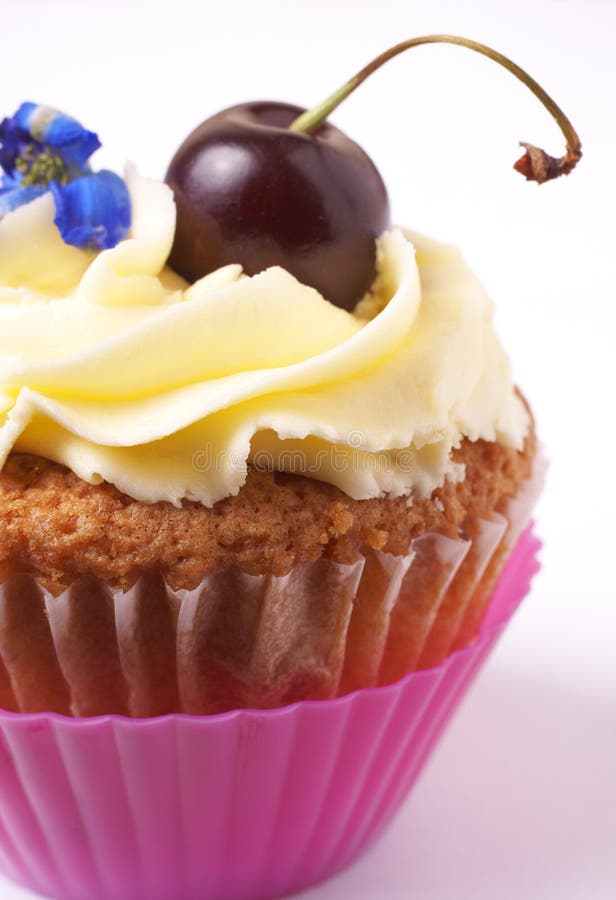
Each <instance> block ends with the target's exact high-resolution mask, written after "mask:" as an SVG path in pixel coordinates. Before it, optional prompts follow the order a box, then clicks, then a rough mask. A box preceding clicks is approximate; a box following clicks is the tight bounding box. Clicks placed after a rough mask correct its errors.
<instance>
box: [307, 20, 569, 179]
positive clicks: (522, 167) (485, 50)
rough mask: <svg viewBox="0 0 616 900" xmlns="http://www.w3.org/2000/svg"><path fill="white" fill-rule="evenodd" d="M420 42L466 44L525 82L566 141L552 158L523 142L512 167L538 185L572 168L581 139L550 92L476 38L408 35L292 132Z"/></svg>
mask: <svg viewBox="0 0 616 900" xmlns="http://www.w3.org/2000/svg"><path fill="white" fill-rule="evenodd" d="M421 44H456V45H458V46H460V47H467V48H468V49H469V50H474V51H475V52H476V53H480V54H481V55H482V56H487V57H488V58H489V59H492V60H494V62H497V63H498V64H499V65H500V66H503V67H504V68H505V69H507V71H509V72H511V74H512V75H515V77H516V78H517V79H518V80H519V81H521V82H522V84H525V85H526V87H527V88H528V89H529V90H530V91H532V93H533V94H534V95H535V97H537V99H538V100H540V101H541V103H542V104H543V106H544V107H545V108H546V109H547V111H548V112H549V113H550V115H551V116H552V118H553V119H554V120H555V122H556V124H557V125H558V126H559V128H560V130H561V131H562V133H563V136H564V138H565V141H566V145H567V148H566V152H565V154H564V156H562V157H560V158H554V157H553V156H549V155H548V154H547V153H545V151H544V150H541V149H540V148H539V147H534V146H533V145H532V144H526V143H522V144H521V146H522V147H524V149H525V153H524V155H523V156H522V157H521V158H520V159H519V160H518V161H517V162H516V163H515V165H514V169H516V170H517V171H518V172H520V173H521V174H522V175H524V176H525V177H526V178H527V179H528V180H529V181H537V182H539V183H540V184H541V183H542V182H544V181H549V180H550V179H552V178H558V176H559V175H568V174H569V172H571V171H572V170H573V169H574V168H575V166H576V164H577V163H578V162H579V160H580V159H581V157H582V145H581V143H580V139H579V137H578V135H577V133H576V131H575V128H574V127H573V125H572V124H571V122H570V121H569V119H568V118H567V116H566V115H565V114H564V112H563V111H562V109H561V108H560V107H559V106H558V105H557V104H556V103H555V102H554V100H552V98H551V97H550V96H549V94H547V93H546V92H545V91H544V90H543V88H542V87H541V85H540V84H538V83H537V82H536V81H535V79H534V78H531V76H530V75H529V74H528V73H527V72H525V71H524V69H521V68H520V66H518V65H516V63H514V62H513V61H512V60H510V59H508V58H507V57H506V56H503V54H502V53H499V52H498V51H497V50H492V48H491V47H487V46H486V45H485V44H480V43H478V42H477V41H471V40H469V39H468V38H462V37H457V36H456V35H452V34H427V35H424V36H423V37H416V38H411V40H408V41H403V42H402V43H401V44H396V46H395V47H390V49H389V50H386V51H385V52H384V53H381V55H380V56H377V57H376V59H373V60H372V62H371V63H368V65H367V66H364V68H363V69H361V71H360V72H358V73H357V75H355V76H354V77H353V78H351V79H350V81H347V82H346V84H343V85H342V87H340V88H338V90H337V91H334V93H333V94H331V95H330V96H329V97H328V98H327V99H326V100H324V101H323V103H320V104H319V105H318V106H315V107H313V108H312V109H309V110H307V111H306V112H304V113H302V114H301V115H300V116H298V118H297V119H295V121H294V122H292V124H291V125H290V129H291V131H298V132H301V133H303V134H307V135H309V134H311V133H312V132H313V131H315V129H317V128H318V127H319V125H321V124H322V123H323V122H324V121H325V120H326V119H327V117H328V116H329V115H330V114H331V113H332V112H333V111H334V110H335V109H336V108H337V107H338V106H339V105H340V104H341V103H342V101H343V100H345V99H346V98H347V97H348V96H349V94H352V93H353V91H354V90H355V89H356V88H358V87H359V85H360V84H362V82H364V81H365V80H366V78H368V77H369V76H370V75H372V73H373V72H376V70H377V69H380V68H381V66H382V65H383V64H384V63H386V62H388V60H390V59H393V57H394V56H398V54H399V53H404V51H405V50H410V49H411V48H412V47H418V46H420V45H421Z"/></svg>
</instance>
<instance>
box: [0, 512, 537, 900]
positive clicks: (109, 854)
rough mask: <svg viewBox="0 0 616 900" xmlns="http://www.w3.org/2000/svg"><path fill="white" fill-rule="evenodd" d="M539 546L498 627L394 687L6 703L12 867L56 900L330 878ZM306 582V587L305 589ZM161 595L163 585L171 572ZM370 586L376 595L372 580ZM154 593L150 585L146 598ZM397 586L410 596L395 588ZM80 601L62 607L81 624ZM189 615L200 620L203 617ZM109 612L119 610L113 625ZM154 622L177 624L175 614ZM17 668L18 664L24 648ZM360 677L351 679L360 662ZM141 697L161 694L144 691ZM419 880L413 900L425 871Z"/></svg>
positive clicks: (2, 779) (208, 894)
mask: <svg viewBox="0 0 616 900" xmlns="http://www.w3.org/2000/svg"><path fill="white" fill-rule="evenodd" d="M491 539H492V540H494V536H493V535H492V538H491ZM424 543H425V544H426V545H427V547H428V549H427V550H424V549H420V550H418V553H424V552H425V553H426V554H430V555H431V554H433V553H434V552H436V548H435V545H434V543H433V541H432V540H430V541H426V542H424ZM537 546H538V542H537V541H536V540H535V539H534V538H533V537H532V535H531V532H530V530H527V531H526V532H525V533H524V535H523V536H522V538H521V539H520V540H519V541H518V543H517V545H516V547H515V549H514V550H513V552H512V553H511V554H510V555H509V558H508V560H507V563H506V565H505V568H504V570H503V572H502V573H501V575H500V577H499V580H498V585H497V588H496V590H495V592H494V594H493V596H492V599H491V603H490V608H489V614H488V619H487V621H488V622H489V624H484V625H483V626H482V627H481V629H480V633H479V635H478V636H477V638H476V639H475V641H474V642H473V643H472V644H471V645H470V646H468V647H466V648H464V649H462V650H459V651H457V652H454V653H450V654H449V655H448V656H447V658H446V660H445V661H444V662H442V663H441V664H440V665H438V666H436V667H432V668H429V669H424V670H422V671H418V672H414V673H412V674H409V675H407V676H405V677H404V678H403V679H401V680H399V681H397V682H395V683H393V684H391V685H387V686H383V687H377V688H367V689H363V690H357V691H353V692H351V693H349V694H346V695H345V696H342V697H338V698H336V699H334V700H326V701H316V702H310V701H308V702H299V703H295V704H292V705H289V706H285V707H283V708H280V709H271V710H239V711H235V712H228V713H223V714H221V715H213V716H186V715H170V716H163V717H161V718H156V719H134V718H125V717H121V716H102V717H97V718H89V719H78V718H71V717H67V716H61V715H57V714H54V713H34V714H23V713H10V712H0V868H1V869H2V871H3V872H4V873H5V874H6V875H8V876H9V877H12V878H13V879H14V880H16V881H18V882H19V883H21V884H23V885H25V886H27V887H28V888H30V889H32V890H34V891H38V892H40V893H42V894H44V895H46V896H52V897H56V898H58V900H86V898H87V900H266V898H274V897H279V896H283V895H286V894H290V893H292V892H294V891H298V890H301V889H302V888H305V887H307V886H309V885H311V884H314V883H316V882H318V881H320V880H321V879H323V878H326V877H328V876H330V875H332V874H334V873H335V872H337V871H339V870H340V869H342V868H344V867H345V866H346V865H348V864H349V863H350V862H351V861H353V860H354V859H355V858H357V856H358V855H359V854H360V853H361V852H362V851H363V850H364V849H365V848H366V847H367V846H368V845H369V844H370V843H371V842H372V841H374V839H375V838H376V837H377V836H378V835H379V834H380V833H381V831H382V830H383V828H384V827H385V826H386V825H387V823H388V822H389V820H390V819H391V817H392V815H393V814H394V813H395V811H396V810H397V809H398V807H399V805H400V803H401V802H402V800H403V798H404V797H405V796H406V794H407V792H408V790H409V789H410V787H411V786H412V784H413V783H414V781H415V780H416V778H417V776H418V773H419V772H420V771H421V768H422V766H423V764H424V762H425V760H426V759H427V757H428V756H429V754H430V751H431V749H432V747H433V745H434V742H435V741H436V739H437V738H438V736H439V734H440V733H441V732H442V729H443V728H444V726H445V724H446V723H447V721H448V720H449V718H450V716H451V715H452V713H453V711H454V710H455V708H456V707H457V705H458V703H459V702H460V699H461V698H462V697H463V695H464V693H465V691H466V689H467V688H468V686H469V684H470V682H471V680H472V678H473V676H474V674H475V673H476V672H477V670H478V668H479V667H480V665H481V663H482V662H483V660H484V659H485V658H486V656H487V654H488V653H489V651H490V649H491V647H492V646H493V644H494V642H495V641H496V639H497V638H498V636H499V634H500V633H501V631H502V629H503V628H504V626H505V624H506V622H507V621H508V619H509V618H510V616H511V615H512V614H513V612H514V611H515V609H516V607H517V605H518V604H519V602H520V600H521V598H522V596H523V595H524V594H525V593H526V591H527V590H528V585H529V581H530V578H531V576H532V574H533V573H534V572H535V571H536V570H537V568H538V566H537V563H536V560H535V553H536V550H537ZM445 548H446V551H447V553H448V552H449V551H450V550H452V548H451V547H450V546H449V545H445ZM456 552H459V551H456ZM427 558H431V556H430V557H427ZM464 558H465V559H466V558H468V552H467V555H466V556H465V557H464ZM448 559H449V560H450V559H451V557H448ZM387 562H388V561H387V560H381V563H382V564H383V566H384V565H385V563H387ZM389 562H390V561H389ZM461 566H462V564H460V566H459V567H458V569H457V573H458V574H459V573H460V572H462V568H461ZM410 570H412V565H411V566H410V567H409V568H407V570H406V571H407V572H408V571H410ZM367 571H369V572H370V573H371V575H370V578H371V584H373V585H376V586H378V585H379V584H381V583H383V584H384V582H386V584H387V587H386V589H385V587H384V589H383V590H382V591H381V593H382V594H383V596H384V597H385V595H386V594H387V591H388V590H390V586H391V585H392V582H393V581H394V578H393V576H389V575H385V576H384V575H383V574H382V572H381V570H380V569H379V566H378V565H377V563H376V562H374V565H373V567H372V568H367ZM458 574H456V576H454V578H457V577H458ZM395 577H396V578H397V579H399V580H400V584H401V585H402V583H403V582H404V580H405V578H406V573H405V572H404V571H400V570H399V569H398V568H397V573H396V576H395ZM417 577H420V576H417ZM446 580H447V577H446V576H443V579H442V584H444V582H445V581H446ZM450 583H451V582H450ZM345 585H348V579H345ZM441 586H442V585H441ZM305 587H306V585H305V583H304V581H303V580H302V592H303V590H304V588H305ZM159 588H160V590H161V591H163V592H164V591H165V588H164V585H162V587H161V585H160V582H159ZM315 590H316V587H315ZM341 590H342V594H344V593H345V590H346V587H345V588H344V589H341ZM364 590H365V591H367V592H368V596H372V593H370V592H369V591H368V582H366V585H365V587H364ZM377 592H378V591H377ZM154 594H155V591H152V590H150V589H148V590H147V591H145V592H144V594H143V595H144V596H146V597H147V598H150V597H151V596H153V595H154ZM391 594H392V596H393V595H394V594H395V595H396V596H397V592H396V589H395V588H394V587H391ZM139 596H141V595H135V599H134V604H133V605H134V606H135V608H137V609H138V608H139V603H140V602H141V601H140V600H139ZM392 596H390V597H389V599H387V598H386V599H385V600H384V602H383V604H381V612H378V611H376V610H375V609H368V610H366V613H365V620H364V624H368V621H374V622H375V623H376V624H377V625H378V623H379V621H380V619H381V618H382V609H383V608H386V607H387V605H388V604H390V603H391V601H392ZM258 597H260V594H258V596H257V599H258ZM108 599H109V606H108V607H107V609H108V611H111V613H113V609H114V607H113V602H112V601H113V598H112V597H111V595H110V597H109V598H108ZM144 602H146V603H147V602H149V600H146V601H144ZM256 602H257V600H255V603H256ZM71 605H72V604H71V603H67V604H63V606H62V607H61V608H62V610H64V611H65V612H64V613H63V614H65V615H66V616H67V617H68V620H69V621H65V622H64V625H65V626H66V627H67V629H68V628H70V627H71V626H70V622H71V621H72V620H71V615H73V614H72V613H70V610H71ZM339 607H340V608H344V607H345V603H344V602H341V603H340V604H339ZM156 609H157V610H159V609H160V604H156ZM181 611H182V607H180V614H181ZM74 615H75V616H76V615H77V614H76V613H75V614H74ZM187 615H189V618H190V619H191V621H192V619H193V617H194V613H193V612H190V614H188V613H187ZM113 621H114V618H113V615H111V614H109V615H108V619H107V623H108V624H109V623H110V622H111V623H113ZM75 622H76V620H75ZM57 628H58V623H57V621H56V622H55V624H54V629H57ZM123 628H125V629H126V632H127V633H129V632H130V629H129V628H128V627H127V626H123ZM152 628H153V629H155V630H156V631H158V630H160V631H162V632H163V633H165V634H168V633H173V632H172V630H171V632H169V629H168V628H167V623H166V621H165V620H164V617H163V618H162V620H159V619H157V620H156V621H155V622H153V624H152ZM376 630H377V631H378V630H379V629H378V628H377V629H376ZM382 630H383V629H381V631H382ZM54 633H56V631H54ZM114 634H115V631H114V629H113V628H109V635H108V642H107V643H106V644H105V646H104V647H103V646H101V647H98V646H97V647H96V648H95V656H94V658H93V663H94V665H95V667H99V666H100V665H101V660H102V659H103V651H104V649H107V650H109V649H110V648H112V647H113V646H114V644H113V640H112V638H113V635H114ZM295 634H296V635H297V632H296V633H295ZM356 637H357V649H358V651H359V650H360V649H361V650H362V653H363V652H364V649H363V648H365V650H366V653H367V654H368V655H370V653H372V656H373V658H374V659H375V662H374V665H373V669H372V672H373V675H374V677H375V678H376V674H374V673H376V672H377V669H378V664H377V658H378V657H379V656H380V652H381V651H380V647H381V645H382V643H383V641H382V639H379V640H376V639H375V641H374V645H372V644H369V642H368V637H367V631H366V630H364V629H359V630H358V634H357V635H356ZM56 640H57V637H56ZM41 646H46V645H45V643H44V642H43V644H42V645H41ZM48 646H51V645H48ZM131 646H132V644H131ZM139 647H141V645H139ZM337 648H338V644H337V643H336V641H335V640H332V641H331V642H330V643H329V644H328V651H329V652H330V654H331V655H330V656H328V657H327V658H328V659H331V660H332V665H337V664H338V663H337V662H336V659H337V654H338V652H339V651H338V649H337ZM133 649H134V647H133ZM233 650H234V652H235V653H236V654H237V655H236V658H237V659H239V652H238V651H237V650H236V648H235V647H234V648H233ZM315 652H318V653H319V655H322V654H323V650H322V648H321V647H319V648H318V649H317V648H316V647H315V645H314V644H311V645H310V646H309V648H308V649H307V650H306V654H307V656H306V658H310V659H312V657H313V655H314V653H315ZM29 655H30V654H29ZM125 655H126V651H125V650H121V649H120V650H118V649H117V645H116V652H115V657H114V663H113V665H110V666H109V669H108V672H109V674H110V676H113V677H115V678H116V679H117V673H118V671H119V669H120V668H121V664H120V660H122V666H126V665H127V663H126V659H125ZM52 659H55V657H53V654H52ZM131 659H132V661H133V663H132V664H133V665H134V666H135V669H134V670H131V671H137V672H138V673H140V674H139V676H138V677H136V680H137V681H139V682H142V680H143V671H144V670H147V671H148V672H151V671H152V669H151V666H152V662H151V660H150V658H149V657H148V655H147V653H145V652H141V651H139V652H137V650H136V649H135V652H134V656H132V657H131ZM74 662H76V659H75V660H74ZM196 663H197V660H195V664H196ZM11 664H12V666H13V667H14V666H16V665H17V654H16V655H15V656H13V657H12V663H11ZM46 665H49V661H47V664H46ZM208 665H209V663H208ZM148 667H150V668H148ZM77 668H79V667H78V666H77ZM206 668H207V666H206ZM28 671H30V670H29V669H28ZM346 671H347V676H348V677H349V678H350V677H351V668H350V667H349V668H347V670H346ZM114 673H115V675H114ZM100 674H101V672H100V671H99V675H100ZM160 675H161V673H160V672H158V674H157V676H156V677H160ZM262 677H263V678H264V680H267V679H269V678H270V675H269V674H266V675H264V676H262ZM85 687H86V682H85V680H84V681H83V682H81V689H84V688H85ZM111 688H112V685H111V683H110V688H109V690H110V694H111ZM22 689H23V690H24V692H25V690H26V681H25V680H24V682H23V688H22ZM113 689H114V690H117V684H116V687H115V688H113ZM133 691H134V689H133ZM180 692H181V691H180ZM49 696H56V697H58V698H62V697H63V698H64V702H67V700H66V698H67V696H68V695H67V694H66V693H65V694H62V692H61V690H60V688H59V687H58V685H57V682H52V683H50V687H49ZM79 696H82V695H81V694H79ZM100 696H101V697H103V694H102V693H101V694H100ZM122 696H124V697H125V698H126V697H127V696H129V695H128V692H126V691H125V692H124V693H123V694H122ZM132 697H133V701H132V702H136V700H135V699H134V698H136V697H141V698H142V700H141V701H140V702H144V703H145V702H147V703H149V702H150V701H149V696H146V695H144V694H136V693H133V694H132ZM144 697H146V699H145V700H144V699H143V698H144ZM114 700H115V696H114ZM125 702H126V701H125ZM165 702H167V703H169V702H172V701H171V700H170V699H169V697H167V698H166V701H165ZM502 715H503V716H506V715H507V711H506V710H505V709H503V711H502ZM492 724H493V723H490V722H487V723H486V728H489V727H490V726H491V725H492ZM418 824H419V826H420V823H418ZM408 877H409V896H413V873H412V871H409V876H408Z"/></svg>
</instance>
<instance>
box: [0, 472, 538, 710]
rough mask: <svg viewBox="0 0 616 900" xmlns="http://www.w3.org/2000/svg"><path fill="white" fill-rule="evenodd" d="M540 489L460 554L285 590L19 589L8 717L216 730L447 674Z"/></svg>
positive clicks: (213, 586)
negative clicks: (249, 712) (229, 720)
mask: <svg viewBox="0 0 616 900" xmlns="http://www.w3.org/2000/svg"><path fill="white" fill-rule="evenodd" d="M540 466H541V464H540ZM540 466H539V468H540ZM540 482H541V473H540V472H538V471H535V473H534V474H533V477H532V478H531V479H529V481H528V482H527V483H525V484H524V485H523V487H522V488H521V490H520V491H519V492H518V495H517V496H516V499H515V500H513V501H509V502H508V503H507V504H505V505H504V506H503V508H502V509H501V510H499V512H498V513H495V514H494V515H493V516H492V517H491V518H490V519H485V520H484V519H477V518H471V517H469V518H467V520H466V521H465V522H464V524H463V528H462V535H461V537H460V538H459V539H456V540H452V539H451V538H447V537H444V536H443V535H439V534H434V533H429V534H425V535H422V536H421V537H419V538H417V539H415V540H414V541H412V543H411V546H410V548H409V552H408V553H407V554H406V555H405V556H391V555H390V554H386V553H382V552H379V551H370V552H368V553H367V554H366V555H365V557H363V558H361V559H359V560H358V561H357V562H356V563H354V564H353V565H341V564H339V563H335V562H332V561H331V560H328V559H319V560H317V561H316V562H313V563H306V564H299V565H297V566H295V567H294V568H293V569H292V570H291V572H290V573H289V574H288V575H285V576H282V577H275V576H269V575H248V574H246V573H243V572H240V571H237V570H232V569H229V570H224V571H219V572H216V573H214V574H211V575H208V576H207V577H206V578H204V580H203V581H202V582H201V584H200V585H199V586H198V587H197V588H195V589H194V590H177V591H173V590H171V588H170V587H169V586H168V584H166V582H165V580H164V578H163V576H162V575H161V574H160V573H158V572H155V571H153V572H150V573H148V574H147V575H146V576H144V577H142V578H141V579H140V580H139V581H138V582H137V583H136V584H135V585H134V587H133V588H131V589H130V590H128V591H113V590H112V589H111V588H110V587H109V586H108V585H106V584H105V583H104V582H101V581H99V580H97V579H95V578H93V577H90V576H88V577H84V578H81V579H79V580H78V581H76V582H75V583H73V584H72V585H71V586H70V587H69V588H68V589H66V590H65V591H64V592H63V593H61V594H60V595H59V596H53V595H52V594H50V593H49V592H48V591H47V590H45V588H43V587H42V586H41V585H40V584H38V583H37V581H36V579H35V578H34V576H32V575H29V574H26V573H24V574H18V575H13V576H11V577H8V578H6V579H5V580H4V582H3V583H2V584H0V663H1V664H0V705H1V706H2V708H4V709H8V710H16V711H21V712H36V711H55V712H59V713H64V714H72V715H75V716H82V717H83V716H96V715H102V714H105V713H114V714H121V715H128V716H134V717H149V716H158V715H163V714H165V713H172V712H186V713H190V714H194V715H202V714H213V713H218V712H224V711H226V710H229V709H241V708H269V707H277V706H283V705H285V704H288V703H292V702H294V701H296V700H301V699H312V700H323V699H331V698H333V697H336V696H339V695H341V694H345V693H348V692H349V691H352V690H355V689H357V688H365V687H372V686H376V685H383V684H389V683H391V682H394V681H396V680H398V679H399V678H401V677H403V676H404V675H406V674H407V673H409V672H412V671H414V670H417V669H423V668H429V667H431V666H435V665H438V664H439V663H440V662H442V660H444V659H445V658H446V657H447V655H448V654H449V653H450V652H451V651H452V650H454V649H460V648H461V647H464V646H466V645H468V644H469V643H470V642H471V641H472V640H473V639H474V638H475V636H476V635H477V633H478V631H479V627H480V625H481V622H482V620H483V617H484V616H485V612H486V607H487V604H488V601H489V598H490V596H491V593H492V591H493V588H494V584H495V582H496V579H497V577H498V574H499V572H500V570H501V568H502V565H503V563H504V561H505V559H506V557H507V555H508V553H509V552H510V551H511V549H512V548H513V546H514V545H515V542H516V540H517V538H518V536H519V534H520V532H521V530H522V528H523V527H524V525H525V524H526V523H527V522H528V520H529V517H530V512H531V509H532V506H533V504H534V501H535V498H536V495H537V492H538V490H539V487H540Z"/></svg>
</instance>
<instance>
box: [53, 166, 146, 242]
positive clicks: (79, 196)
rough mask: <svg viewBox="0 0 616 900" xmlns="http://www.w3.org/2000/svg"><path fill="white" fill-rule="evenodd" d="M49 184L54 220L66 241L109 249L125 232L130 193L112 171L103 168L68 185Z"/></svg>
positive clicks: (129, 221) (126, 230) (121, 238)
mask: <svg viewBox="0 0 616 900" xmlns="http://www.w3.org/2000/svg"><path fill="white" fill-rule="evenodd" d="M49 187H50V189H51V191H52V193H53V196H54V200H55V202H56V218H55V220H54V221H55V223H56V225H57V226H58V229H59V231H60V234H61V235H62V238H63V240H64V241H65V243H67V244H73V246H75V247H81V248H82V249H84V248H88V249H90V250H108V249H109V248H110V247H115V245H116V244H118V243H119V242H120V241H121V240H123V239H124V238H125V237H126V235H127V234H128V231H129V229H130V224H131V202H130V195H129V193H128V188H127V187H126V184H125V183H124V181H123V180H122V179H121V178H120V177H119V176H118V175H116V174H115V173H114V172H109V171H107V170H105V169H103V171H102V172H97V173H96V174H95V175H84V177H83V178H77V179H76V180H75V181H71V182H70V183H69V184H58V183H57V182H56V181H52V182H51V184H50V186H49Z"/></svg>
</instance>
